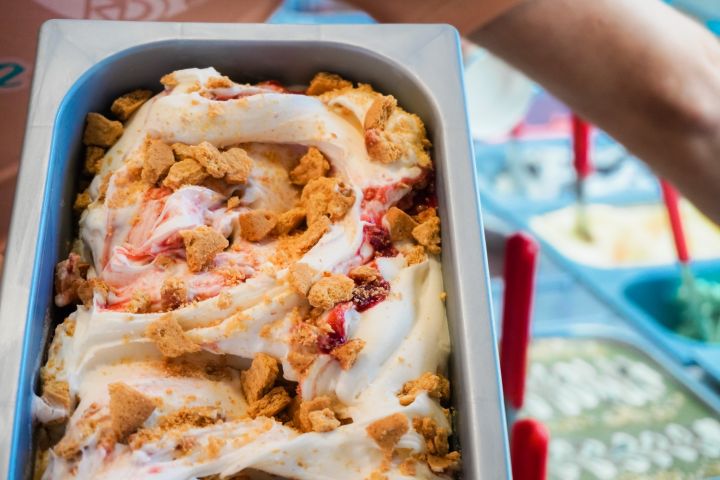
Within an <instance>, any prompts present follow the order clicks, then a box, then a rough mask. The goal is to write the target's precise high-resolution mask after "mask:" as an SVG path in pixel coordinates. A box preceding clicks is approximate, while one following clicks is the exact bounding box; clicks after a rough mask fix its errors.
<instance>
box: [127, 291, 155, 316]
mask: <svg viewBox="0 0 720 480" xmlns="http://www.w3.org/2000/svg"><path fill="white" fill-rule="evenodd" d="M151 307H152V300H151V299H150V297H149V296H148V295H147V294H146V293H144V292H141V291H139V290H138V291H136V292H135V293H133V296H132V298H131V299H130V301H129V302H128V304H127V306H126V307H125V310H126V311H128V312H130V313H148V312H149V311H150V308H151Z"/></svg>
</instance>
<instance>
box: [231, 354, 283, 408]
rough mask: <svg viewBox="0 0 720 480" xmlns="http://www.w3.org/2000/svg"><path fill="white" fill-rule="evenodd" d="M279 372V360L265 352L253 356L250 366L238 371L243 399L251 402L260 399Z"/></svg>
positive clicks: (270, 386) (273, 382)
mask: <svg viewBox="0 0 720 480" xmlns="http://www.w3.org/2000/svg"><path fill="white" fill-rule="evenodd" d="M279 374H280V362H278V361H277V359H275V358H273V357H271V356H270V355H267V354H265V353H258V354H257V355H255V358H253V361H252V364H251V365H250V368H248V369H247V370H245V371H243V372H241V373H240V386H241V388H242V391H243V394H244V395H245V400H246V401H247V402H248V403H249V404H253V403H255V402H257V401H258V400H260V398H262V397H263V396H264V395H265V394H266V393H267V392H268V391H269V390H270V389H271V388H272V386H273V385H274V384H275V381H276V380H277V378H278V375H279Z"/></svg>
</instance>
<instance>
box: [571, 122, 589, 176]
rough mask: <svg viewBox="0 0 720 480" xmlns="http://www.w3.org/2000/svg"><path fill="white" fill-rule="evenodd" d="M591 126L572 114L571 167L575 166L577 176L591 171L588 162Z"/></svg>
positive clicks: (586, 174) (585, 174)
mask: <svg viewBox="0 0 720 480" xmlns="http://www.w3.org/2000/svg"><path fill="white" fill-rule="evenodd" d="M591 128H592V127H591V126H590V124H589V123H587V122H586V121H585V120H583V119H582V118H580V117H578V116H577V115H575V114H573V116H572V132H573V167H575V172H576V173H577V176H578V178H585V177H587V176H588V175H590V174H591V173H592V171H593V167H592V163H591V162H590V135H591Z"/></svg>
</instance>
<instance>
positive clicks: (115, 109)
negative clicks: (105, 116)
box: [110, 90, 152, 122]
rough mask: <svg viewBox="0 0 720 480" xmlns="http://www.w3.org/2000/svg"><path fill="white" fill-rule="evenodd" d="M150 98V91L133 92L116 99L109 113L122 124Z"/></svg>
mask: <svg viewBox="0 0 720 480" xmlns="http://www.w3.org/2000/svg"><path fill="white" fill-rule="evenodd" d="M151 96H152V92H151V91H150V90H133V91H132V92H130V93H126V94H125V95H122V96H120V97H118V98H116V99H115V101H114V102H113V103H112V106H111V107H110V111H111V112H112V113H113V115H115V116H116V117H117V118H119V119H120V120H122V121H123V122H124V121H125V120H127V119H128V118H130V115H132V114H133V113H135V111H136V110H137V109H138V108H140V107H141V106H142V104H143V103H145V102H147V101H148V99H149V98H150V97H151Z"/></svg>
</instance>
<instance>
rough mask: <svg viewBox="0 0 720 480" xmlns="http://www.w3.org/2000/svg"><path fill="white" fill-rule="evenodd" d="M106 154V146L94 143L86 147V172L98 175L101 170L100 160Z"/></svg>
mask: <svg viewBox="0 0 720 480" xmlns="http://www.w3.org/2000/svg"><path fill="white" fill-rule="evenodd" d="M104 156H105V149H104V148H101V147H96V146H94V145H89V146H87V147H85V172H87V173H89V174H90V175H96V174H97V173H98V172H99V171H100V161H101V160H102V158H103V157H104Z"/></svg>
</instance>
